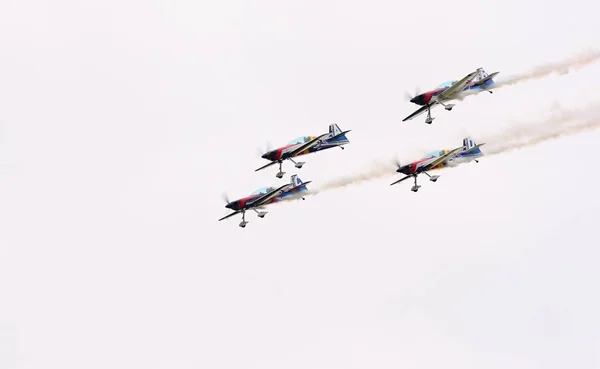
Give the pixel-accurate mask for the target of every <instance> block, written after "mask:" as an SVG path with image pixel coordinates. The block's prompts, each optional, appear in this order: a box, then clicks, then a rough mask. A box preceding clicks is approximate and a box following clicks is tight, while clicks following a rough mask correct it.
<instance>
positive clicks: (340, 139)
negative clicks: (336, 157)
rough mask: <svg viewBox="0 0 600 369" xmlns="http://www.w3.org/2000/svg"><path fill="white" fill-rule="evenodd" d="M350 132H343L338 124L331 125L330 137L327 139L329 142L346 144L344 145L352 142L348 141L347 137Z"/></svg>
mask: <svg viewBox="0 0 600 369" xmlns="http://www.w3.org/2000/svg"><path fill="white" fill-rule="evenodd" d="M348 132H350V131H349V130H348V131H342V130H341V129H340V127H339V126H338V125H337V124H335V123H334V124H330V125H329V137H328V138H327V141H328V142H335V143H339V144H344V143H349V142H350V140H348V138H347V137H346V133H348Z"/></svg>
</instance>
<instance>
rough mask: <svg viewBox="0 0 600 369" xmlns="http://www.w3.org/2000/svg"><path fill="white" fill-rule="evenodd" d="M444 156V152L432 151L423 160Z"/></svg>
mask: <svg viewBox="0 0 600 369" xmlns="http://www.w3.org/2000/svg"><path fill="white" fill-rule="evenodd" d="M442 155H444V150H437V151H432V152H430V153H429V154H427V155H425V156H423V159H427V158H433V157H438V156H442Z"/></svg>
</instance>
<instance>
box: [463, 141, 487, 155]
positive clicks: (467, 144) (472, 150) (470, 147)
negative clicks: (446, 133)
mask: <svg viewBox="0 0 600 369" xmlns="http://www.w3.org/2000/svg"><path fill="white" fill-rule="evenodd" d="M483 145H485V143H482V144H479V145H477V144H475V141H473V140H472V139H471V137H465V138H463V155H464V154H471V155H483V153H482V152H481V149H480V148H479V147H480V146H483Z"/></svg>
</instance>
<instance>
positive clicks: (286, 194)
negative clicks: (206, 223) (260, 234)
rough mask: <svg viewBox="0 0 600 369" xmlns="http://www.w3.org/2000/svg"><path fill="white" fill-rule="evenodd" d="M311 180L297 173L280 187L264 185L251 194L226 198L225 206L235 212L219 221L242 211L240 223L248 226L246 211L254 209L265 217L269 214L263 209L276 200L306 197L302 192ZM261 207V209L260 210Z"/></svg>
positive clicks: (241, 225)
mask: <svg viewBox="0 0 600 369" xmlns="http://www.w3.org/2000/svg"><path fill="white" fill-rule="evenodd" d="M310 182H311V181H308V182H302V180H301V179H300V178H298V176H297V175H296V174H294V175H293V176H291V177H290V183H287V184H285V185H283V186H280V187H277V188H275V187H264V188H260V189H258V190H256V191H254V192H252V193H251V194H250V195H249V196H246V197H243V198H241V199H237V200H234V201H229V200H228V199H225V201H226V202H227V205H225V207H226V208H227V209H231V210H233V213H230V214H228V215H226V216H224V217H223V218H221V219H219V221H221V220H223V219H227V218H229V217H231V216H234V215H236V214H239V213H242V221H241V223H240V224H239V226H240V227H242V228H244V227H246V224H248V221H246V211H248V210H253V211H255V212H256V214H257V215H258V217H259V218H264V217H265V215H267V212H266V211H262V210H263V209H261V208H262V207H263V206H265V205H268V204H272V203H274V202H278V201H282V200H290V199H295V198H302V200H304V199H305V198H304V197H303V196H302V193H303V192H305V191H308V188H307V187H306V185H307V184H309V183H310ZM258 209H260V210H261V211H259V210H258Z"/></svg>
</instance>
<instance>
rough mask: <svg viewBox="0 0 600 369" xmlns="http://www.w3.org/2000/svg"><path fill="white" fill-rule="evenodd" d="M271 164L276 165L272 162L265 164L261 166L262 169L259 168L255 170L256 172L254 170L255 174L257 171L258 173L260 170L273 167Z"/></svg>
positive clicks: (275, 162)
mask: <svg viewBox="0 0 600 369" xmlns="http://www.w3.org/2000/svg"><path fill="white" fill-rule="evenodd" d="M273 164H277V161H272V162H270V163H269V164H267V165H263V166H262V167H260V168H258V169H256V170H255V172H258V171H259V170H261V169H265V168H266V167H270V166H271V165H273Z"/></svg>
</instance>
